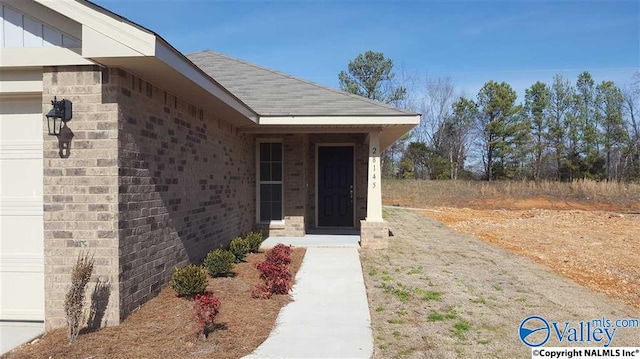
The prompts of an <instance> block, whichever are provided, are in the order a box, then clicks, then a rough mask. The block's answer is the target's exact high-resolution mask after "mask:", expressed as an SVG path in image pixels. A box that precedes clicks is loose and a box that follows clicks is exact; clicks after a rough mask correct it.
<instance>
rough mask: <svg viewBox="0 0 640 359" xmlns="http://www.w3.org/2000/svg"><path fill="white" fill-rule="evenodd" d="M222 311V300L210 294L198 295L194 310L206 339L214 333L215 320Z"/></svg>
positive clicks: (195, 299)
mask: <svg viewBox="0 0 640 359" xmlns="http://www.w3.org/2000/svg"><path fill="white" fill-rule="evenodd" d="M219 309H220V299H219V298H218V297H214V296H213V295H212V294H210V293H205V294H198V295H196V296H195V298H194V304H193V310H194V311H195V313H196V317H197V318H198V324H199V325H200V328H201V330H202V334H204V336H205V337H207V336H208V335H209V333H211V332H212V331H213V328H214V320H215V319H216V316H217V315H218V313H219V312H220V311H219Z"/></svg>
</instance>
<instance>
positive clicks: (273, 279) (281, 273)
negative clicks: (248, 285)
mask: <svg viewBox="0 0 640 359" xmlns="http://www.w3.org/2000/svg"><path fill="white" fill-rule="evenodd" d="M290 263H291V246H285V245H284V244H278V245H277V246H275V247H273V248H272V249H270V250H269V251H267V253H266V255H265V260H264V262H260V263H258V264H257V265H256V268H257V269H258V271H259V272H260V278H261V279H263V280H264V282H265V285H260V286H257V287H255V288H253V290H252V291H251V296H252V297H254V298H269V297H270V296H271V294H287V293H289V289H291V279H292V276H291V273H290V272H289V268H288V265H289V264H290Z"/></svg>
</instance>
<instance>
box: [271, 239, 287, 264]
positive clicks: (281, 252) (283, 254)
mask: <svg viewBox="0 0 640 359" xmlns="http://www.w3.org/2000/svg"><path fill="white" fill-rule="evenodd" d="M265 260H266V261H267V262H271V263H273V264H284V265H289V264H290V263H291V246H285V245H284V244H282V243H279V244H278V245H276V246H275V247H273V248H271V250H269V251H268V252H267V254H266V258H265Z"/></svg>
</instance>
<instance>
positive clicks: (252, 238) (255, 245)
mask: <svg viewBox="0 0 640 359" xmlns="http://www.w3.org/2000/svg"><path fill="white" fill-rule="evenodd" d="M244 239H245V240H246V241H247V242H248V243H249V248H250V249H251V253H257V252H258V250H259V249H260V245H261V244H262V241H263V240H264V239H263V238H262V232H249V233H248V234H247V235H246V236H245V237H244Z"/></svg>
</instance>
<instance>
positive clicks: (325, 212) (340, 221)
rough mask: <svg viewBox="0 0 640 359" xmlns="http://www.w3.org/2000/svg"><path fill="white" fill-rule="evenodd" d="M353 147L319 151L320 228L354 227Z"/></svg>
mask: <svg viewBox="0 0 640 359" xmlns="http://www.w3.org/2000/svg"><path fill="white" fill-rule="evenodd" d="M353 195H354V193H353V147H350V146H339V147H337V146H336V147H334V146H331V147H329V146H327V147H318V226H319V227H353Z"/></svg>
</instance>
